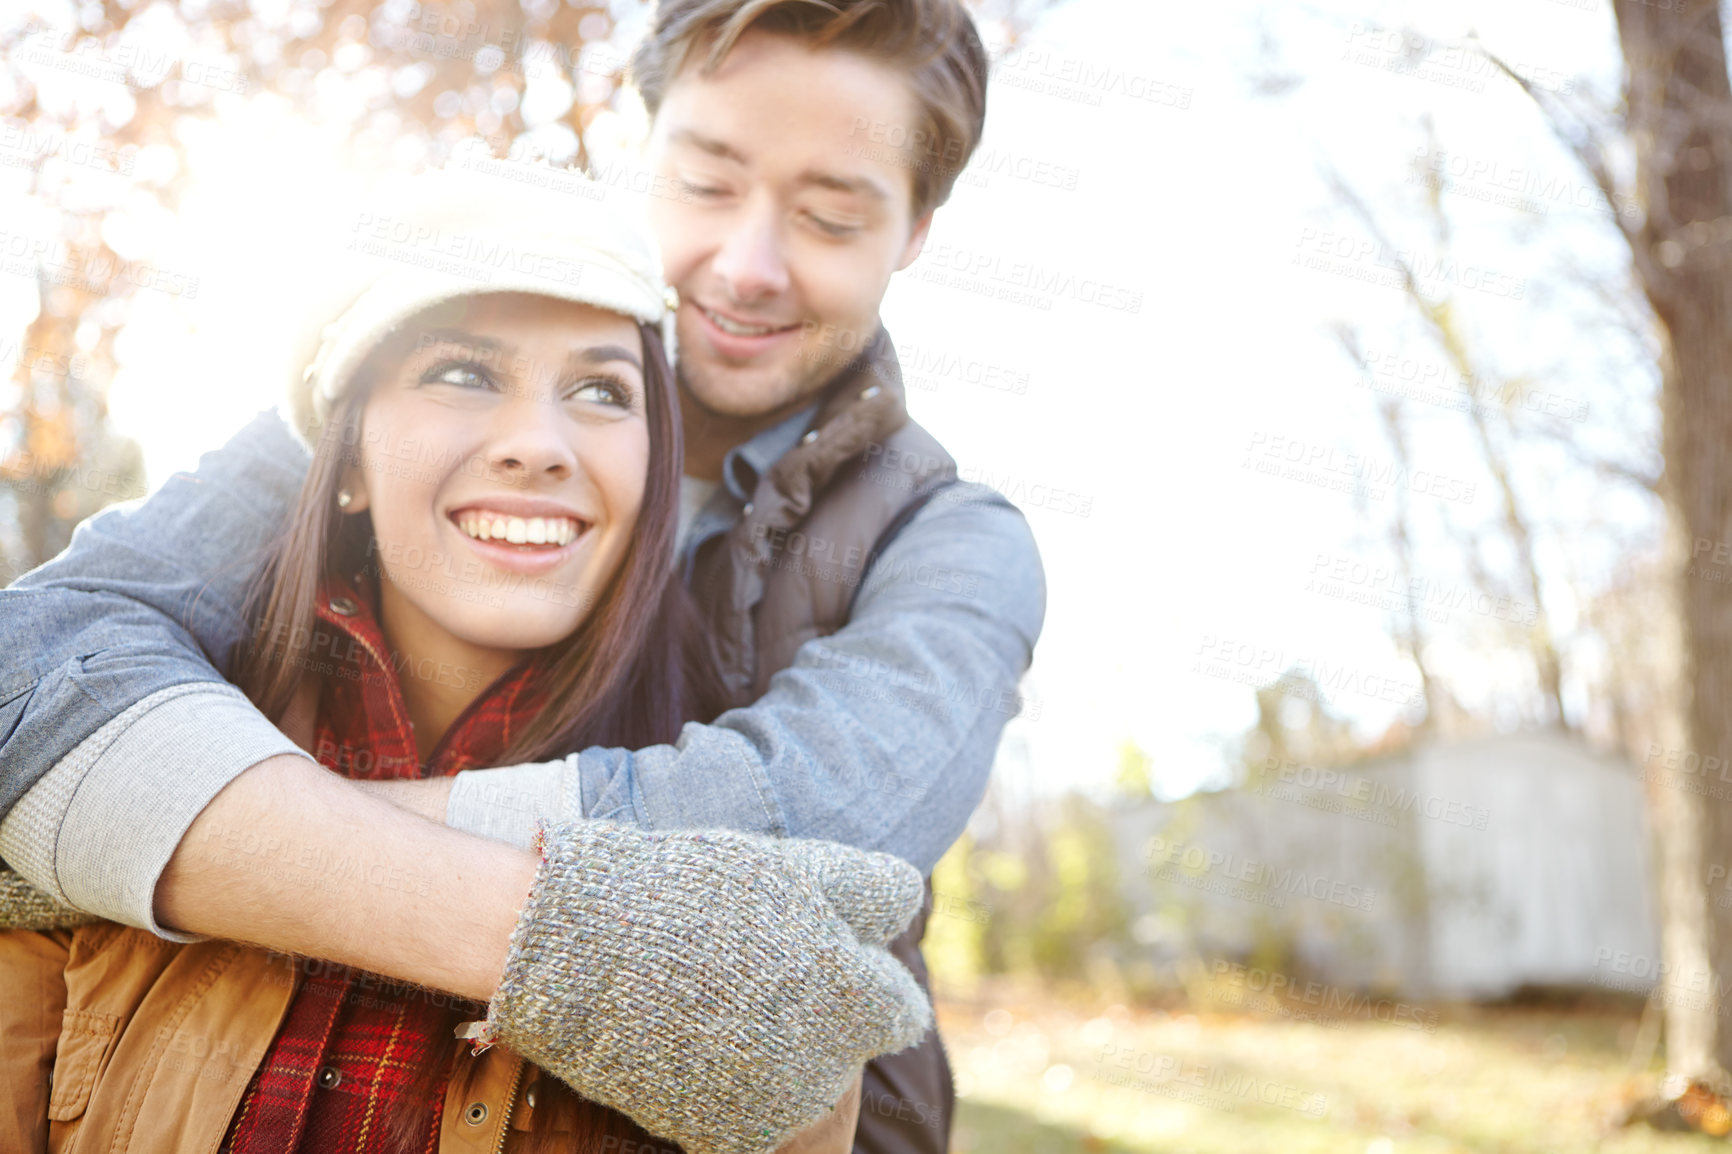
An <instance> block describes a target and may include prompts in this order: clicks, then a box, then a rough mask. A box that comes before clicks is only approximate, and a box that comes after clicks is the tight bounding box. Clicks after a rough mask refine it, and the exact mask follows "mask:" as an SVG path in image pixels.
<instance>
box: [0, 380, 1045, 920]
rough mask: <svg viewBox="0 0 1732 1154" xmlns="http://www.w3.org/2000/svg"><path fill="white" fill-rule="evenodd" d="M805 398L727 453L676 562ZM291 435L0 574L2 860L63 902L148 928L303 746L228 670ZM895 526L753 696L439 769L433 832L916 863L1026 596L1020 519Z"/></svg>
mask: <svg viewBox="0 0 1732 1154" xmlns="http://www.w3.org/2000/svg"><path fill="white" fill-rule="evenodd" d="M810 418H811V411H810V410H808V411H806V412H804V413H801V414H797V415H795V416H793V417H790V418H789V419H788V420H787V421H785V422H783V423H782V424H780V425H777V426H775V427H773V428H771V429H768V430H765V431H764V432H762V433H760V434H759V435H758V436H757V437H755V438H753V439H752V440H751V441H749V442H747V443H746V444H744V445H741V446H739V447H738V448H737V449H735V450H734V451H733V452H732V453H730V454H729V455H728V458H727V460H726V462H725V463H724V470H723V474H724V475H723V483H722V484H721V485H720V486H718V487H717V488H716V490H715V492H714V493H712V494H711V496H710V499H709V500H708V502H707V503H706V504H705V505H704V507H703V508H702V509H701V510H700V511H699V513H698V515H697V516H696V518H695V519H694V521H693V523H692V525H691V526H690V528H689V530H688V533H687V535H686V538H685V540H684V541H683V542H682V558H689V556H690V550H691V549H692V548H693V547H694V546H695V545H696V544H697V543H698V542H700V541H702V540H703V539H705V538H707V537H708V536H710V535H713V534H714V533H718V532H724V531H726V530H727V528H728V527H729V526H731V525H732V524H733V523H734V522H735V521H736V520H737V519H738V518H739V516H740V515H741V510H742V508H743V506H744V501H745V496H744V494H746V493H750V492H751V491H752V487H753V485H754V484H755V482H756V479H757V477H758V476H759V475H761V473H762V471H763V470H764V469H767V468H768V467H769V466H770V465H771V464H773V463H774V462H775V461H776V460H777V459H778V458H779V457H780V456H781V455H782V454H783V453H784V452H786V451H787V449H788V448H789V447H790V446H791V445H792V444H794V443H795V441H797V440H798V438H799V435H800V433H801V432H802V431H803V429H804V427H805V423H806V421H808V420H810ZM308 461H309V457H308V453H307V450H306V448H305V447H304V446H303V445H302V444H301V442H300V441H299V440H298V439H297V438H296V437H295V436H294V434H293V433H292V432H291V430H290V429H289V427H288V426H287V425H286V424H285V423H284V422H283V421H282V420H281V419H280V418H279V417H278V416H277V415H276V414H275V413H274V412H268V413H264V414H261V415H260V416H259V417H258V418H256V419H255V420H254V421H252V422H251V423H250V424H249V425H247V426H246V427H245V428H244V429H242V430H241V432H240V433H238V434H237V435H236V436H235V437H234V438H233V439H232V440H231V441H230V442H229V443H228V444H227V445H225V446H223V448H221V449H219V450H217V451H215V452H212V453H207V454H206V455H205V456H204V457H203V458H202V459H201V461H200V464H199V467H198V469H197V470H196V471H195V472H193V473H182V474H176V475H175V476H173V477H170V478H169V479H168V480H167V481H166V482H165V483H164V484H163V486H162V487H161V488H160V489H159V490H158V491H157V492H156V493H154V494H152V495H151V496H150V497H149V498H147V499H145V500H144V501H142V502H133V503H129V504H127V505H124V506H116V507H113V508H110V509H107V510H105V511H103V512H102V513H99V514H98V515H96V516H95V517H93V518H91V519H90V520H89V521H87V522H86V523H85V524H83V525H81V526H80V527H79V529H78V531H77V532H76V533H75V534H74V536H73V540H72V544H71V546H70V547H69V548H68V550H67V551H66V552H65V553H64V554H62V555H61V556H60V557H58V558H56V559H55V560H53V561H51V562H50V563H48V564H47V565H44V566H42V567H41V568H38V569H36V570H34V571H33V572H31V573H29V574H26V575H25V576H24V577H22V578H20V579H19V580H18V581H17V582H16V583H15V584H14V585H13V586H12V587H11V588H8V589H6V590H0V637H5V638H6V639H7V645H6V647H5V649H4V651H3V652H0V815H3V816H4V820H3V821H0V857H3V858H4V859H5V861H6V862H7V863H8V864H9V865H11V866H12V867H13V868H14V869H16V870H18V872H19V873H21V874H23V875H24V876H25V877H26V878H28V879H29V880H30V881H31V882H33V883H35V884H36V885H37V886H38V887H40V888H42V889H43V890H45V891H47V892H48V893H49V894H51V895H53V896H55V897H56V898H58V899H60V900H62V901H64V902H67V903H68V904H71V905H74V906H77V907H79V908H81V909H84V910H87V911H90V912H92V913H96V914H99V915H101V916H103V917H106V918H110V919H113V920H115V921H119V922H123V923H125V924H128V925H133V926H138V927H142V928H146V929H150V930H152V931H154V932H156V933H158V934H161V935H162V936H164V937H169V938H173V939H176V940H193V938H192V936H191V935H181V934H176V933H173V932H170V931H167V930H165V929H163V928H162V927H161V926H159V925H157V924H156V923H155V921H154V919H153V917H152V914H151V905H152V899H153V896H154V894H155V890H156V882H157V879H158V877H159V876H160V875H161V872H162V870H163V867H164V866H165V865H166V864H167V861H168V859H169V857H170V856H171V855H172V854H173V852H174V849H175V847H176V846H177V845H178V844H179V842H180V839H181V837H182V836H183V835H184V834H185V832H186V829H187V827H188V826H189V825H190V824H191V823H192V820H193V819H194V818H195V817H196V816H197V815H198V813H199V812H200V811H201V810H202V809H203V808H204V807H205V805H206V804H208V803H209V801H210V800H211V799H212V798H213V797H215V796H216V794H217V792H218V791H219V790H221V789H222V787H223V786H224V785H226V784H227V783H228V782H229V781H230V780H232V779H233V778H234V777H235V776H236V775H238V774H239V773H241V772H242V771H243V770H245V769H247V768H248V767H249V766H252V765H255V764H257V763H258V762H260V761H262V760H264V759H265V758H267V757H271V756H274V755H277V754H281V753H292V752H298V751H297V750H296V748H295V746H294V745H293V743H291V742H290V741H289V740H288V739H287V738H286V737H285V736H283V734H282V733H281V732H280V731H278V730H277V728H276V727H275V726H274V725H272V724H271V723H270V722H269V721H268V720H266V719H265V717H264V716H263V715H261V714H260V713H259V712H258V711H257V710H256V709H254V708H253V706H252V705H251V703H250V702H248V701H247V700H246V698H245V697H243V696H242V695H241V694H240V692H239V691H238V690H236V689H235V688H234V687H233V686H231V685H229V684H228V682H227V681H226V680H225V679H224V677H223V670H224V669H226V668H227V666H228V662H229V659H230V657H231V655H232V654H233V653H235V652H236V650H237V647H238V646H239V645H240V644H241V643H243V642H244V641H245V640H246V637H247V629H246V623H245V620H244V618H243V616H242V607H243V605H244V601H245V596H246V592H247V587H248V585H249V583H250V582H251V580H252V577H253V569H254V564H253V559H255V558H257V557H258V556H259V555H260V554H261V551H262V549H263V548H264V546H265V544H266V542H267V541H268V540H270V539H271V538H272V537H273V536H274V535H275V534H276V533H277V532H278V531H279V530H280V528H281V526H282V524H283V522H284V521H285V520H286V518H287V517H288V516H289V513H290V510H291V509H292V508H293V506H294V502H295V500H296V498H297V496H298V494H299V491H300V487H301V482H302V479H303V478H304V476H305V473H306V468H307V464H308ZM941 496H942V497H943V498H944V499H935V500H934V501H933V502H931V503H930V504H929V505H928V506H926V507H925V508H923V509H922V510H921V511H920V513H919V514H918V515H917V516H915V517H914V518H913V520H911V521H910V522H909V524H908V526H907V527H906V528H905V529H903V531H902V532H901V533H900V534H899V535H898V536H897V537H896V538H895V540H894V541H893V542H891V543H890V545H889V546H888V547H887V548H886V550H885V551H884V553H883V555H882V556H881V557H880V558H879V560H878V562H877V566H876V567H875V570H874V571H875V572H883V573H886V574H898V573H908V574H912V573H919V572H923V571H931V570H932V569H945V570H950V571H955V572H957V573H959V574H962V575H963V577H964V578H965V580H963V581H959V582H956V583H947V585H946V587H945V588H933V587H930V586H929V585H922V584H920V583H918V582H915V581H912V580H882V581H869V582H863V583H862V589H861V593H860V597H859V600H858V602H857V603H856V605H855V607H854V612H853V616H852V617H851V618H850V620H849V622H848V624H847V625H846V626H844V627H843V628H842V629H841V630H839V631H838V632H836V633H834V634H832V635H830V636H828V637H823V638H818V639H815V640H813V641H811V642H808V643H807V644H806V645H805V646H804V647H802V649H801V650H800V652H799V654H798V655H797V657H796V660H795V662H794V664H793V666H792V667H790V668H789V669H786V670H783V671H782V672H780V673H778V674H776V676H775V677H774V678H773V679H772V681H771V683H770V687H769V690H768V692H767V693H766V694H765V695H764V696H763V697H762V698H760V699H759V700H758V701H756V702H754V703H752V704H751V705H750V706H747V707H745V708H741V709H734V710H730V711H729V712H727V713H725V714H723V715H722V716H721V717H719V718H717V719H716V720H715V721H714V722H713V723H711V724H708V725H699V724H695V723H693V724H689V725H687V726H686V727H685V728H684V730H683V731H682V732H681V734H680V737H679V739H678V740H677V741H676V742H674V743H673V744H671V745H658V746H653V747H650V748H647V749H639V750H629V749H603V748H592V749H586V750H583V751H581V752H579V753H574V754H572V755H570V756H569V757H567V758H565V759H563V760H562V761H555V762H547V763H542V764H538V765H530V766H515V767H508V768H504V769H491V770H474V771H469V772H466V773H462V774H458V775H457V780H456V782H454V785H453V790H452V798H451V806H450V809H449V810H448V813H447V821H448V823H449V824H451V825H453V826H456V827H458V828H464V829H469V830H472V831H474V832H478V833H484V834H487V835H489V836H493V837H497V838H501V839H503V840H510V841H515V842H517V843H518V844H527V843H528V840H529V836H530V831H532V830H533V828H534V825H535V823H536V821H537V820H538V819H540V818H546V819H548V820H555V821H557V820H572V819H577V818H581V817H587V818H607V819H613V820H618V821H627V822H631V823H633V824H635V825H638V826H640V827H643V828H650V829H667V828H678V827H703V826H709V827H727V828H732V829H738V830H744V831H748V832H758V833H770V834H776V835H780V836H788V837H810V838H822V839H825V840H831V841H839V842H843V843H846V844H849V845H854V846H858V847H860V848H863V849H872V850H880V851H884V852H888V853H893V854H896V855H897V856H899V857H902V858H904V859H906V860H907V861H909V862H911V863H913V864H914V865H915V866H916V867H918V868H919V869H920V870H921V871H922V872H930V870H931V869H932V866H933V865H934V863H936V862H937V860H938V858H939V857H940V856H942V854H943V853H944V851H945V850H946V849H947V848H948V847H949V846H950V844H951V843H952V842H953V841H954V840H955V839H956V838H957V837H958V836H959V835H960V834H961V832H962V830H963V828H964V826H965V825H966V823H967V820H968V817H969V815H970V814H971V813H972V812H973V810H974V808H975V806H976V805H977V804H979V801H980V799H981V797H982V795H983V794H984V792H985V789H986V782H987V777H988V775H989V773H990V770H991V766H992V761H993V757H994V754H995V752H996V750H997V746H998V740H999V736H1000V733H1001V732H1002V730H1003V728H1004V725H1005V723H1006V722H1007V721H1008V720H1009V718H1010V716H1011V715H1013V714H1014V713H1015V712H1016V709H1015V704H1016V702H1017V695H1016V685H1017V683H1018V681H1019V680H1020V679H1021V677H1022V674H1023V672H1024V671H1025V670H1026V669H1027V667H1028V664H1029V661H1030V660H1031V657H1032V652H1033V647H1034V644H1035V641H1036V639H1037V637H1038V636H1039V633H1040V628H1041V624H1042V620H1043V617H1044V614H1045V597H1046V592H1045V580H1044V575H1043V573H1042V569H1041V565H1040V559H1039V556H1038V554H1037V552H1036V549H1035V545H1034V539H1033V537H1032V535H1031V534H1030V532H1029V529H1028V525H1027V523H1026V521H1025V520H1024V519H1023V517H1022V514H1021V513H1020V512H1018V511H1017V509H1016V508H1015V507H1014V506H1012V505H1011V504H1010V503H1009V502H1008V501H1006V500H1004V499H1003V498H1002V497H1000V496H998V495H997V494H995V493H993V492H992V491H991V490H987V489H983V488H982V487H980V486H976V485H957V486H953V487H952V489H951V490H947V491H946V493H945V494H943V495H941Z"/></svg>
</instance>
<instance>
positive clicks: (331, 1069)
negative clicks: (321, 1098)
mask: <svg viewBox="0 0 1732 1154" xmlns="http://www.w3.org/2000/svg"><path fill="white" fill-rule="evenodd" d="M342 1080H343V1072H342V1071H341V1070H339V1069H337V1068H336V1067H335V1066H326V1067H325V1068H324V1069H322V1070H320V1071H319V1086H320V1087H321V1088H323V1089H326V1090H335V1089H336V1088H337V1085H338V1084H339V1083H340V1082H342Z"/></svg>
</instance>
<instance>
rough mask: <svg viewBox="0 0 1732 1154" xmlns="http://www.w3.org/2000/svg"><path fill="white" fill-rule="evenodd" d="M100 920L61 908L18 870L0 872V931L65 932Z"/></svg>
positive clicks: (64, 907)
mask: <svg viewBox="0 0 1732 1154" xmlns="http://www.w3.org/2000/svg"><path fill="white" fill-rule="evenodd" d="M101 920H102V919H100V918H98V917H97V916H96V915H95V914H87V913H85V912H84V911H83V910H76V909H73V908H72V907H71V906H63V905H61V904H60V903H59V902H58V901H56V900H55V899H53V898H51V897H49V896H48V895H47V894H45V893H43V892H42V891H41V890H39V889H37V888H36V887H35V886H34V885H31V884H30V883H29V882H28V881H26V880H24V877H23V875H22V874H20V873H18V871H17V870H11V869H0V930H63V929H67V928H69V927H71V926H82V925H86V924H88V923H90V922H95V921H101Z"/></svg>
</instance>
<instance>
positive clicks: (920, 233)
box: [896, 209, 935, 272]
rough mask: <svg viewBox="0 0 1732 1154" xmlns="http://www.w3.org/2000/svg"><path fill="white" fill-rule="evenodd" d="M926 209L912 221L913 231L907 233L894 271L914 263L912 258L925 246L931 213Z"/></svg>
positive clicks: (930, 227)
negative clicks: (905, 242) (904, 244)
mask: <svg viewBox="0 0 1732 1154" xmlns="http://www.w3.org/2000/svg"><path fill="white" fill-rule="evenodd" d="M934 211H935V210H933V209H927V210H926V215H925V216H923V217H921V218H920V219H919V220H917V221H915V222H914V231H913V232H910V233H909V234H908V244H907V245H906V246H905V247H904V248H903V250H902V258H901V259H900V260H898V261H897V262H896V271H897V272H901V271H902V270H903V269H905V268H907V267H908V266H909V265H911V264H913V263H914V258H915V257H917V256H919V255H920V250H921V249H923V248H925V247H926V234H927V233H928V232H930V231H932V213H933V212H934Z"/></svg>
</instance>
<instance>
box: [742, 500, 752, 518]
mask: <svg viewBox="0 0 1732 1154" xmlns="http://www.w3.org/2000/svg"><path fill="white" fill-rule="evenodd" d="M740 512H742V513H744V514H745V515H746V516H748V517H750V516H751V515H752V503H751V502H750V501H747V502H746V507H745V508H744V509H741V510H740Z"/></svg>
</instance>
